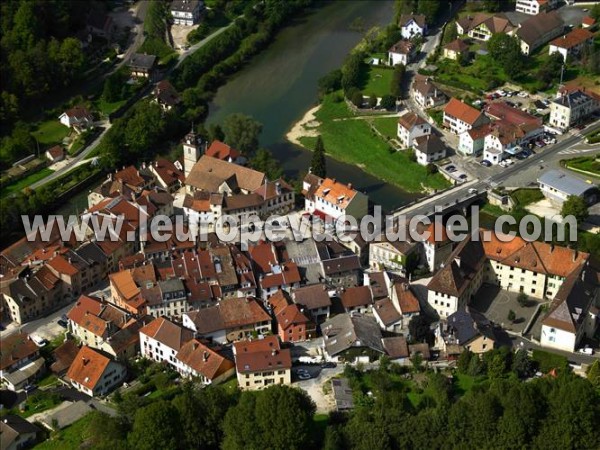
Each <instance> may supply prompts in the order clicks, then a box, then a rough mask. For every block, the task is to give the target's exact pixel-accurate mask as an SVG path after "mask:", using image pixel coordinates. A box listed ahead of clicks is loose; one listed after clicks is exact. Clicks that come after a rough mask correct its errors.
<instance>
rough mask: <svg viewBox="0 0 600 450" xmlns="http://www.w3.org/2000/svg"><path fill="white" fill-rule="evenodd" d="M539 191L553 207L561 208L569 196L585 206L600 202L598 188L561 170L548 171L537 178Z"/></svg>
mask: <svg viewBox="0 0 600 450" xmlns="http://www.w3.org/2000/svg"><path fill="white" fill-rule="evenodd" d="M538 183H539V185H540V190H541V191H542V194H544V197H546V198H547V199H548V200H550V202H552V203H553V204H554V205H556V206H558V207H561V206H562V205H563V203H564V202H565V201H566V200H567V199H568V198H569V197H571V196H575V197H581V198H583V199H584V200H585V202H586V204H588V205H593V204H594V203H596V202H597V201H598V200H600V195H599V193H598V187H597V186H595V185H593V184H590V183H588V182H586V181H584V180H582V179H581V178H578V177H576V176H574V175H571V174H569V173H567V172H565V171H563V170H548V171H546V172H544V173H543V174H542V175H540V177H539V178H538Z"/></svg>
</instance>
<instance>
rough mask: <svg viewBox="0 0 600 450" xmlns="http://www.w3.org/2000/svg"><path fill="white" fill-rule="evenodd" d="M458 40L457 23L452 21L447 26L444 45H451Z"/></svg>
mask: <svg viewBox="0 0 600 450" xmlns="http://www.w3.org/2000/svg"><path fill="white" fill-rule="evenodd" d="M456 38H458V30H457V29H456V21H454V20H452V21H451V22H450V23H449V24H447V25H446V31H444V39H443V41H442V45H446V44H449V43H450V42H452V41H454V40H455V39H456Z"/></svg>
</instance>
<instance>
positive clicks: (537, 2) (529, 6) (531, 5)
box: [515, 0, 558, 16]
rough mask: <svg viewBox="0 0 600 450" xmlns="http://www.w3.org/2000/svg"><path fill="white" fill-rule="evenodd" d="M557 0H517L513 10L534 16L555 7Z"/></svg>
mask: <svg viewBox="0 0 600 450" xmlns="http://www.w3.org/2000/svg"><path fill="white" fill-rule="evenodd" d="M557 4H558V0H517V4H516V5H515V11H517V12H520V13H523V14H530V15H532V16H535V15H537V14H539V13H540V12H542V11H548V10H550V9H553V8H556V6H557Z"/></svg>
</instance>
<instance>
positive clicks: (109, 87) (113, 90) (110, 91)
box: [102, 75, 121, 103]
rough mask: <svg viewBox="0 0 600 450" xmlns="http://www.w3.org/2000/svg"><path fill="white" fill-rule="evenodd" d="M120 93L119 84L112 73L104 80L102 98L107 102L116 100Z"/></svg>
mask: <svg viewBox="0 0 600 450" xmlns="http://www.w3.org/2000/svg"><path fill="white" fill-rule="evenodd" d="M120 95H121V84H120V83H119V80H117V78H116V77H114V76H113V75H111V76H109V77H107V78H106V80H104V88H103V89H102V98H103V99H104V101H105V102H107V103H112V102H116V101H117V100H119V97H120Z"/></svg>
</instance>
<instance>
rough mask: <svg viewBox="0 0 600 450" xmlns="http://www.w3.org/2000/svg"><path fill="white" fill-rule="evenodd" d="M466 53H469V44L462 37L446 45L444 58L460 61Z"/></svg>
mask: <svg viewBox="0 0 600 450" xmlns="http://www.w3.org/2000/svg"><path fill="white" fill-rule="evenodd" d="M465 54H466V55H467V56H468V54H469V45H468V44H467V43H466V42H465V41H463V40H462V39H455V40H453V41H452V42H449V43H448V44H446V45H444V53H443V56H444V58H448V59H452V60H454V61H460V60H461V59H462V58H463V55H465Z"/></svg>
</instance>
